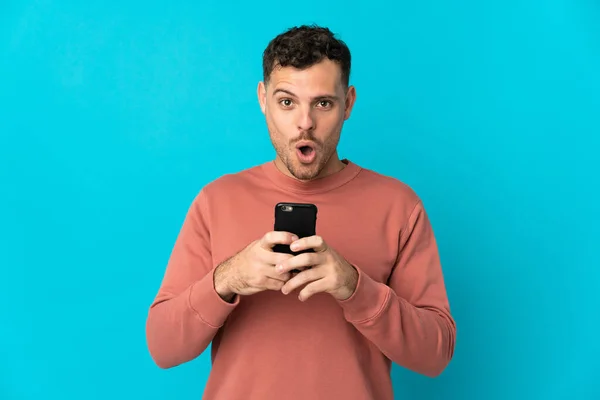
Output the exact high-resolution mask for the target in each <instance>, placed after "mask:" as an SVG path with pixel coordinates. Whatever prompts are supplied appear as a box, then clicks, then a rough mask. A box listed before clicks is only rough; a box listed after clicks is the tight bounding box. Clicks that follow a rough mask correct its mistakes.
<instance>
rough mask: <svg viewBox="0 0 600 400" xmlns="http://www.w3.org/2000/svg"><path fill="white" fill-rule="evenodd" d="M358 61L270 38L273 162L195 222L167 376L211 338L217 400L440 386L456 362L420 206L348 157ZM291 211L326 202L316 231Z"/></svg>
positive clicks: (292, 39) (324, 44)
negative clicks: (341, 149) (277, 222)
mask: <svg viewBox="0 0 600 400" xmlns="http://www.w3.org/2000/svg"><path fill="white" fill-rule="evenodd" d="M350 59H351V58H350V52H349V50H348V48H347V47H346V45H345V44H344V43H343V42H342V41H340V40H338V39H337V38H336V37H335V36H334V35H332V34H331V32H330V31H329V30H328V29H326V28H321V27H316V26H301V27H297V28H293V29H290V30H288V31H287V32H284V33H282V34H281V35H279V36H277V37H276V38H275V39H273V40H272V41H271V42H270V43H269V45H268V47H267V48H266V50H265V52H264V55H263V71H264V80H263V82H261V83H259V86H258V99H259V103H260V107H261V109H262V112H263V113H264V115H265V118H266V123H267V128H268V131H269V135H270V138H271V141H272V143H273V146H274V148H275V150H276V158H275V160H274V161H273V162H267V163H264V164H262V165H259V166H255V167H253V168H250V169H247V170H245V171H241V172H239V173H236V174H230V175H226V176H223V177H221V178H219V179H217V180H215V181H213V182H211V183H209V184H208V185H206V186H205V187H204V188H202V190H201V191H200V193H199V194H198V196H197V198H196V199H195V200H194V202H193V204H192V205H191V207H190V209H189V212H188V214H187V217H186V219H185V221H184V223H183V227H182V229H181V232H180V234H179V237H178V238H177V240H176V243H175V246H174V248H173V252H172V255H171V257H170V260H169V263H168V266H167V269H166V272H165V276H164V280H163V282H162V285H161V287H160V290H159V292H158V295H157V296H156V298H155V301H154V303H153V304H152V306H151V308H150V311H149V315H148V321H147V340H148V347H149V350H150V353H151V355H152V357H153V359H154V360H155V362H156V363H157V364H158V365H159V366H160V367H162V368H170V367H173V366H176V365H179V364H182V363H184V362H187V361H189V360H192V359H194V358H196V357H197V356H198V355H200V354H201V353H202V352H203V351H204V350H205V349H206V348H207V347H208V345H209V344H210V343H212V361H213V363H212V370H211V374H210V377H209V379H208V382H207V385H206V387H205V392H204V398H206V399H217V400H221V399H223V400H235V399H260V400H268V399H285V400H294V399H361V400H365V399H378V400H380V399H392V398H393V391H392V384H391V378H390V368H391V362H395V363H397V364H398V365H401V366H403V367H405V368H408V369H411V370H413V371H416V372H418V373H421V374H424V375H427V376H431V377H433V376H437V375H438V374H440V373H441V372H442V371H443V370H444V368H445V367H446V366H447V364H448V363H449V361H450V359H451V358H452V355H453V351H454V341H455V329H456V328H455V323H454V321H453V319H452V317H451V314H450V311H449V304H448V299H447V295H446V290H445V285H444V280H443V276H442V270H441V266H440V260H439V255H438V250H437V248H436V241H435V238H434V234H433V231H432V228H431V226H430V222H429V220H428V217H427V214H426V213H425V210H424V208H423V204H422V202H421V201H420V199H419V198H418V197H417V195H416V194H415V193H414V192H413V191H412V190H411V189H410V188H409V187H408V186H406V185H405V184H403V183H401V182H400V181H398V180H396V179H394V178H391V177H386V176H383V175H380V174H378V173H376V172H373V171H370V170H367V169H364V168H361V167H360V166H358V165H357V164H355V163H353V162H351V161H349V160H346V159H342V160H340V158H339V157H338V153H337V150H336V148H337V144H338V141H339V139H340V132H341V130H342V125H343V122H344V121H345V120H346V119H348V118H349V117H350V113H351V111H352V107H353V105H354V101H355V98H356V90H355V88H354V87H353V86H350V85H349V76H350ZM365 134H371V132H365ZM283 201H287V202H301V203H302V202H303V203H314V204H316V205H317V207H318V210H319V218H318V222H317V236H313V237H307V238H302V239H298V238H296V237H293V235H292V234H291V233H288V232H273V229H274V228H273V219H274V207H275V205H276V204H277V203H278V202H283ZM275 244H289V245H291V246H292V249H293V250H302V249H307V248H312V249H314V250H315V252H313V253H305V254H301V255H297V256H292V255H288V254H282V253H276V252H273V250H272V247H273V246H274V245H275ZM307 267H311V268H307ZM292 270H300V272H299V273H291V271H292Z"/></svg>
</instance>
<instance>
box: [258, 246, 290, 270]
mask: <svg viewBox="0 0 600 400" xmlns="http://www.w3.org/2000/svg"><path fill="white" fill-rule="evenodd" d="M259 257H260V260H261V261H262V262H263V263H265V264H268V265H271V266H273V267H275V266H276V265H279V264H283V263H284V262H286V261H287V260H289V259H290V258H293V257H294V256H293V255H292V254H287V253H274V252H272V251H269V250H264V251H262V252H260V255H259Z"/></svg>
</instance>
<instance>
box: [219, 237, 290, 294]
mask: <svg viewBox="0 0 600 400" xmlns="http://www.w3.org/2000/svg"><path fill="white" fill-rule="evenodd" d="M297 239H298V237H297V236H295V235H293V234H291V233H288V232H275V231H273V232H268V233H267V234H265V235H264V236H263V237H262V238H261V239H258V240H255V241H254V242H252V243H250V244H249V245H248V246H246V248H244V249H243V250H242V251H241V252H239V253H238V254H237V255H235V256H234V257H232V258H231V259H229V260H227V261H226V262H224V263H223V264H221V265H219V267H217V268H216V269H215V277H214V283H215V290H216V291H217V293H219V295H220V296H221V297H222V298H223V299H225V300H227V301H231V299H232V298H233V297H234V296H235V294H239V295H251V294H255V293H258V292H262V291H264V290H281V288H282V287H283V285H284V284H285V282H286V281H287V280H288V279H290V277H291V274H290V273H289V272H283V273H279V272H277V271H276V270H275V265H277V264H280V263H282V262H285V261H287V260H288V259H289V258H291V257H292V255H290V254H284V253H275V252H274V251H273V250H272V249H273V246H275V245H276V244H288V245H289V244H290V243H292V242H293V241H294V240H297Z"/></svg>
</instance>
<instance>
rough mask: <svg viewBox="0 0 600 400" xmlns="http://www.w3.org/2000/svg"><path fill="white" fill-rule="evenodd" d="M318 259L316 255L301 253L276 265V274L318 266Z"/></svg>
mask: <svg viewBox="0 0 600 400" xmlns="http://www.w3.org/2000/svg"><path fill="white" fill-rule="evenodd" d="M319 260H320V257H319V256H318V255H317V254H316V253H302V254H298V255H297V256H294V257H292V258H289V259H287V260H285V261H283V262H282V263H279V264H278V265H277V272H279V273H284V272H290V271H291V270H294V269H298V270H302V269H305V268H308V267H314V266H315V265H319V264H320V261H319Z"/></svg>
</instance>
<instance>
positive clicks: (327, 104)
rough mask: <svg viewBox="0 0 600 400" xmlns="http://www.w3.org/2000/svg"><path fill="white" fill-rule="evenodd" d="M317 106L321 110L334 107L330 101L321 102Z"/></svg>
mask: <svg viewBox="0 0 600 400" xmlns="http://www.w3.org/2000/svg"><path fill="white" fill-rule="evenodd" d="M317 105H318V106H319V107H320V108H330V107H331V106H332V105H333V103H332V102H331V101H329V100H319V102H318V103H317Z"/></svg>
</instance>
